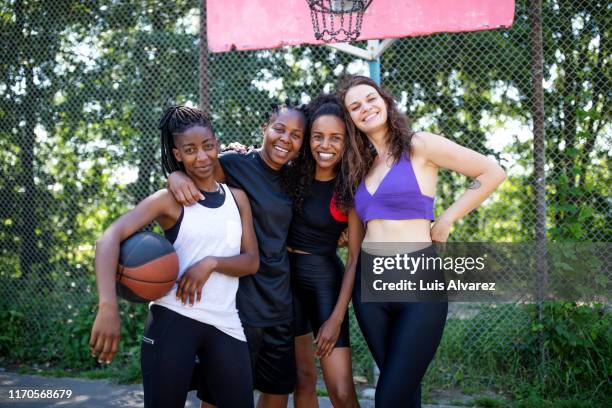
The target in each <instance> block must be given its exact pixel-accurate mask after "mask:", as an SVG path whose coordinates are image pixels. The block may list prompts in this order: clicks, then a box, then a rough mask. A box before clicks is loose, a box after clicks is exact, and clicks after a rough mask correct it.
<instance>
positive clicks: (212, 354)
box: [90, 107, 259, 407]
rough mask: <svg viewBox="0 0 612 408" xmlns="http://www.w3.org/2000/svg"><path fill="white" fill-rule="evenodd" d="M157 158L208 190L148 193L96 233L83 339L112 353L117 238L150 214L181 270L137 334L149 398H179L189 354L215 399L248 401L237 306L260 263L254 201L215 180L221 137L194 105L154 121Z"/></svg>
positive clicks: (164, 401) (174, 402)
mask: <svg viewBox="0 0 612 408" xmlns="http://www.w3.org/2000/svg"><path fill="white" fill-rule="evenodd" d="M160 129H161V134H162V164H163V168H164V171H165V172H166V173H171V172H172V171H175V170H182V171H184V172H185V173H187V174H188V175H189V176H190V177H191V178H192V179H193V180H194V182H195V183H196V185H197V187H198V188H199V189H200V190H201V192H202V193H203V194H204V195H205V196H206V197H207V199H206V200H204V201H202V202H200V203H198V204H195V205H193V206H189V207H183V206H182V205H180V204H179V203H178V202H177V201H176V200H175V199H174V196H173V195H172V194H171V193H170V192H168V191H167V190H165V189H164V190H160V191H158V192H156V193H154V194H152V195H151V196H149V197H147V198H145V199H144V200H143V201H142V202H140V203H139V204H138V205H137V206H136V207H135V208H134V209H133V210H131V211H129V212H128V213H127V214H125V215H123V216H122V217H120V218H119V219H118V220H116V221H115V222H114V223H113V224H112V225H111V226H110V227H109V228H108V229H107V230H106V231H105V232H104V234H103V235H102V237H101V238H100V239H98V241H97V245H96V258H95V269H96V277H97V283H98V294H99V309H98V313H97V316H96V320H95V322H94V325H93V328H92V334H91V340H90V349H91V352H92V355H94V356H95V357H97V358H98V361H99V362H101V363H110V362H111V361H112V359H113V357H114V356H115V354H116V353H117V350H118V345H119V338H120V320H119V312H118V308H117V298H116V294H115V271H116V269H117V262H118V256H119V244H120V242H121V241H122V240H124V239H126V238H127V237H129V236H130V235H132V234H133V233H135V232H137V231H138V230H140V229H141V228H143V227H145V226H146V225H148V224H149V223H150V222H152V221H157V222H158V223H159V224H160V226H161V227H162V228H163V229H164V230H166V237H167V238H169V240H170V241H171V242H172V243H173V245H174V248H175V250H176V252H177V255H178V258H179V279H178V283H177V284H176V285H175V286H174V288H173V289H172V290H171V291H170V292H168V293H167V294H166V295H165V296H163V297H161V298H159V299H156V300H155V301H153V302H152V303H151V308H150V314H149V321H148V323H147V327H146V329H145V334H144V336H143V341H142V344H141V368H142V374H143V386H144V391H145V406H146V407H183V406H184V404H185V400H186V397H187V392H188V391H189V389H190V386H191V387H192V388H193V387H194V386H195V387H201V385H199V384H190V382H191V374H192V370H193V366H194V364H195V359H196V356H197V357H198V359H199V360H200V362H201V364H203V365H204V366H205V367H207V368H210V370H211V371H213V372H214V373H215V376H211V378H208V379H207V384H206V386H207V387H208V388H209V389H210V390H211V392H212V393H213V394H214V396H215V398H216V401H217V402H218V405H219V406H220V407H249V406H253V392H252V379H251V376H250V372H251V371H250V369H249V367H250V359H249V352H248V347H247V344H246V339H245V336H244V331H243V328H242V325H241V323H240V319H239V317H238V311H237V310H236V291H237V288H238V280H239V277H241V276H246V275H250V274H254V273H256V272H257V270H258V268H259V251H258V247H257V240H256V237H255V232H254V229H253V223H252V216H251V209H250V205H249V202H248V199H247V196H246V194H245V193H244V192H242V191H241V190H237V189H230V188H228V187H227V186H225V185H223V184H220V183H217V182H216V181H215V179H214V177H213V172H214V169H215V167H216V166H218V165H219V164H218V159H217V154H218V142H217V140H216V138H215V135H214V132H213V128H212V124H211V123H210V121H209V120H208V118H206V116H205V115H204V114H203V113H202V112H201V111H200V110H198V109H194V108H188V107H173V108H170V109H168V110H166V112H165V114H164V116H163V118H162V120H161V122H160Z"/></svg>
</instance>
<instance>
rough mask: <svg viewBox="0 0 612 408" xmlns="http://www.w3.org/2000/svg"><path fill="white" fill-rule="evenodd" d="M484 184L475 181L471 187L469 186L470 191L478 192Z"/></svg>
mask: <svg viewBox="0 0 612 408" xmlns="http://www.w3.org/2000/svg"><path fill="white" fill-rule="evenodd" d="M481 185H482V184H481V183H480V181H478V180H476V179H473V180H472V182H471V183H470V185H469V186H468V188H469V189H470V190H478V189H479V188H480V186H481Z"/></svg>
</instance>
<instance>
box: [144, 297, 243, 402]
mask: <svg viewBox="0 0 612 408" xmlns="http://www.w3.org/2000/svg"><path fill="white" fill-rule="evenodd" d="M140 350H141V357H140V358H141V367H142V383H143V387H144V397H145V407H160V408H175V407H176V408H179V407H180V408H183V407H184V406H185V401H186V399H187V392H188V390H189V385H190V382H191V375H192V372H193V368H194V365H195V356H196V355H197V356H198V359H199V360H200V362H201V364H202V365H203V366H204V367H206V369H207V370H209V371H210V372H211V373H214V375H209V376H206V381H207V382H208V383H207V388H208V389H210V390H211V392H212V393H213V395H214V397H215V400H216V401H217V403H218V406H219V408H224V407H236V408H243V407H253V405H254V403H253V383H252V378H251V368H250V367H251V363H250V358H249V349H248V346H247V343H246V342H244V341H240V340H238V339H235V338H233V337H231V336H229V335H227V334H225V333H223V332H222V331H220V330H218V329H217V328H215V327H214V326H211V325H208V324H205V323H201V322H198V321H196V320H193V319H190V318H188V317H185V316H182V315H180V314H178V313H176V312H173V311H172V310H170V309H167V308H165V307H162V306H156V305H154V306H152V307H151V311H150V312H149V319H148V321H147V325H146V328H145V333H144V336H143V339H142V342H141V348H140Z"/></svg>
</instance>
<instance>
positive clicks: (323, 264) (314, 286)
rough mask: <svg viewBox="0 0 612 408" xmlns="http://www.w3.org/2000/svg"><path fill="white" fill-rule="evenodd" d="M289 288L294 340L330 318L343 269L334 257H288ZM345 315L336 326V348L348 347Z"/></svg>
mask: <svg viewBox="0 0 612 408" xmlns="http://www.w3.org/2000/svg"><path fill="white" fill-rule="evenodd" d="M289 260H290V262H291V283H292V286H293V318H294V325H295V336H296V337H297V336H303V335H305V334H308V333H310V332H313V333H314V335H315V337H316V335H317V333H318V332H319V328H321V325H322V324H323V323H325V321H326V320H327V319H329V317H330V316H331V314H332V312H333V311H334V308H335V307H336V302H337V301H338V296H339V295H340V288H341V286H342V278H343V276H344V265H343V264H342V261H341V260H340V258H338V256H337V255H336V254H333V255H313V254H298V253H295V252H290V253H289ZM350 345H351V342H350V336H349V321H348V314H345V315H344V320H343V321H342V325H341V326H340V335H339V336H338V340H337V341H336V347H350Z"/></svg>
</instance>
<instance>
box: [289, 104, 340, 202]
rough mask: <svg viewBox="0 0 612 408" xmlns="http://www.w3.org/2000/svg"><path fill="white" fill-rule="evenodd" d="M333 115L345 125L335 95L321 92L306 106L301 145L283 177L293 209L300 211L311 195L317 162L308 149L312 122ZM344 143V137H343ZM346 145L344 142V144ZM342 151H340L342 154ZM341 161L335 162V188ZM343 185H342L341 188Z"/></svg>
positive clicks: (337, 183)
mask: <svg viewBox="0 0 612 408" xmlns="http://www.w3.org/2000/svg"><path fill="white" fill-rule="evenodd" d="M326 115H331V116H335V117H337V118H338V119H340V120H341V121H342V123H344V125H345V126H346V125H347V117H346V114H345V112H344V108H343V107H342V104H341V102H340V100H339V99H338V97H337V96H335V95H329V94H321V95H319V96H317V97H316V98H315V99H313V100H312V101H311V102H310V103H309V104H308V105H307V106H306V118H307V131H306V132H305V133H304V141H303V143H302V147H301V148H300V151H299V152H298V155H297V156H296V158H295V159H293V160H292V161H291V163H289V164H288V165H287V166H286V170H285V172H284V178H285V179H286V182H287V184H286V191H287V193H288V194H289V196H290V197H291V199H292V200H293V207H294V210H296V211H297V212H300V213H301V212H302V209H303V204H304V199H305V198H307V197H309V196H310V195H312V182H313V180H314V178H315V169H316V166H317V163H316V161H315V159H314V157H313V156H312V152H311V151H310V138H311V130H312V125H313V123H314V122H315V121H316V120H317V119H318V118H320V117H321V116H326ZM345 143H346V138H345ZM345 146H346V144H345ZM343 153H344V152H342V154H343ZM341 166H342V161H339V162H338V163H337V164H336V168H335V169H334V170H335V171H336V172H337V174H338V176H337V177H336V183H335V190H338V189H339V188H340V187H339V186H343V185H344V183H343V178H342V172H341V171H340V167H341ZM344 188H345V187H344V186H343V187H342V189H344Z"/></svg>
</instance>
